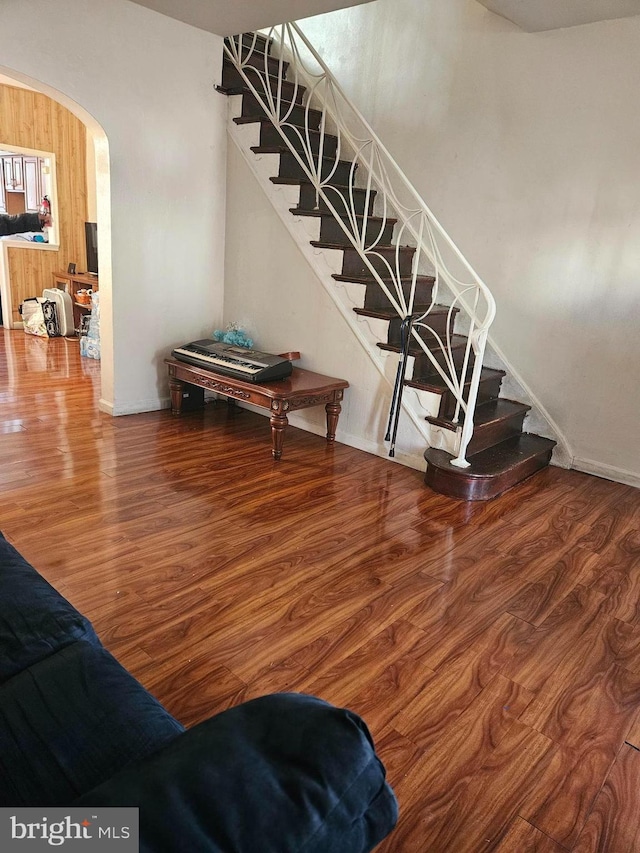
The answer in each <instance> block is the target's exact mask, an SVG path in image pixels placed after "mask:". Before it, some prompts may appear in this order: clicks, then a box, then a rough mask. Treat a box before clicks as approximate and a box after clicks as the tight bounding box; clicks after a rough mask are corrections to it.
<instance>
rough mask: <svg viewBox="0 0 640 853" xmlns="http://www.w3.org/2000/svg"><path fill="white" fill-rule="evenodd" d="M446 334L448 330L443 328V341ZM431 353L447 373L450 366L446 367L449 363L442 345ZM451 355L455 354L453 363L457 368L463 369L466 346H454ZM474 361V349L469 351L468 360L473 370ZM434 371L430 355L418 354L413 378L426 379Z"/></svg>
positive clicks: (470, 368)
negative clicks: (441, 347)
mask: <svg viewBox="0 0 640 853" xmlns="http://www.w3.org/2000/svg"><path fill="white" fill-rule="evenodd" d="M436 331H437V330H436ZM445 334H446V331H445V329H443V330H442V332H441V333H440V335H441V338H442V341H443V342H444V340H445ZM431 354H432V355H433V357H434V359H435V361H436V364H438V365H440V367H441V368H442V369H443V370H444V371H445V373H448V367H445V365H446V364H447V360H446V358H445V355H444V353H443V352H442V350H441V349H440V347H438V348H437V349H436V348H434V349H432V350H431ZM451 355H452V356H453V363H454V365H455V367H456V370H458V371H460V370H461V369H462V365H463V364H464V357H465V348H464V347H454V348H453V349H452V352H451ZM474 363H475V356H474V354H473V351H471V352H470V353H469V361H468V365H469V367H468V369H469V371H471V370H472V369H473V365H474ZM433 373H434V368H433V362H431V361H430V360H429V358H428V356H426V355H424V354H421V355H419V356H417V358H416V361H415V364H414V368H413V378H414V379H416V380H418V381H420V380H426V378H427V377H428V376H432V375H433Z"/></svg>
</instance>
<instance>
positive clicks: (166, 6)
mask: <svg viewBox="0 0 640 853" xmlns="http://www.w3.org/2000/svg"><path fill="white" fill-rule="evenodd" d="M370 1H371V0H254V2H246V0H242V2H240V0H132V2H134V3H138V4H139V5H140V6H146V7H147V8H148V9H155V11H156V12H162V14H163V15H168V16H169V17H170V18H175V19H176V20H178V21H183V22H184V23H185V24H191V25H192V26H194V27H199V28H200V29H201V30H208V31H209V32H210V33H216V34H217V35H220V36H230V35H235V34H237V33H244V32H249V31H253V30H257V29H260V28H262V27H270V26H272V25H274V24H283V23H285V22H286V21H299V20H301V19H302V18H309V17H311V16H312V15H320V14H322V13H323V12H333V11H335V10H336V9H344V8H345V7H347V6H359V5H360V4H361V3H368V2H370Z"/></svg>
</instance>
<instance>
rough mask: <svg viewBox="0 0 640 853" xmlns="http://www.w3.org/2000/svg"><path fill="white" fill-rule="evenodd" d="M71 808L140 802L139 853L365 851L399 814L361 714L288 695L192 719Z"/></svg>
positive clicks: (273, 696) (384, 834)
mask: <svg viewBox="0 0 640 853" xmlns="http://www.w3.org/2000/svg"><path fill="white" fill-rule="evenodd" d="M74 805H92V806H137V807H138V808H139V809H140V850H141V851H172V850H175V851H182V850H199V851H212V853H213V851H220V853H223V851H224V853H256V851H260V853H294V851H296V853H297V852H298V851H300V853H302V851H304V853H365V851H369V850H371V849H372V848H373V847H374V846H375V845H376V844H377V843H378V842H379V841H381V840H382V839H383V838H384V837H385V836H386V835H387V834H388V833H389V832H390V831H391V829H392V828H393V826H394V825H395V822H396V820H397V804H396V800H395V797H394V795H393V792H392V791H391V788H390V787H389V786H388V784H387V783H386V782H385V771H384V767H383V766H382V764H381V762H380V760H379V759H378V757H377V756H376V754H375V751H374V747H373V743H372V740H371V736H370V735H369V732H368V730H367V727H366V726H365V724H364V722H363V721H362V720H361V719H360V718H359V717H358V716H357V715H355V714H353V713H352V712H350V711H348V710H344V709H340V708H334V707H333V706H331V705H329V704H327V703H326V702H323V701H322V700H320V699H316V698H315V697H312V696H306V695H303V694H291V693H289V694H274V695H271V696H265V697H262V698H260V699H255V700H253V701H251V702H247V703H245V704H243V705H239V706H237V707H235V708H232V709H230V710H228V711H225V712H224V713H222V714H219V715H218V716H216V717H213V718H211V719H210V720H207V721H206V722H204V723H201V724H200V725H198V726H195V727H194V728H193V729H191V730H189V731H187V732H185V733H184V734H182V735H179V736H178V737H177V738H176V739H175V740H174V741H173V742H172V743H170V744H169V745H168V746H167V747H165V748H163V749H162V750H160V751H159V752H157V753H155V754H154V755H152V756H149V757H147V758H146V759H144V760H142V761H140V762H137V763H136V764H134V765H131V766H130V767H129V768H127V769H125V770H123V771H121V772H120V773H118V774H117V775H115V776H114V777H112V778H111V779H110V780H109V781H108V782H106V783H104V784H102V785H100V786H99V787H97V788H95V789H93V790H92V791H90V792H88V793H87V794H85V795H83V796H82V798H80V799H79V800H77V801H76V803H74Z"/></svg>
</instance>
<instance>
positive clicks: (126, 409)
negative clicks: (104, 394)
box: [98, 397, 171, 418]
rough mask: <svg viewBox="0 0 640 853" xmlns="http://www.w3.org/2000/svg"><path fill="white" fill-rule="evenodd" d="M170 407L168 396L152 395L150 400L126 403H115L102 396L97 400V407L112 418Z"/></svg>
mask: <svg viewBox="0 0 640 853" xmlns="http://www.w3.org/2000/svg"><path fill="white" fill-rule="evenodd" d="M170 407H171V398H170V397H159V398H158V397H153V398H152V399H150V400H137V401H136V402H135V403H127V404H126V405H116V404H114V403H111V402H109V401H108V400H104V399H102V398H101V399H100V400H98V409H99V410H100V411H101V412H105V413H106V414H107V415H111V417H114V418H117V417H119V416H120V415H140V414H142V413H143V412H158V411H160V410H161V409H169V408H170Z"/></svg>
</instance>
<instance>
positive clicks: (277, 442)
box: [269, 410, 289, 459]
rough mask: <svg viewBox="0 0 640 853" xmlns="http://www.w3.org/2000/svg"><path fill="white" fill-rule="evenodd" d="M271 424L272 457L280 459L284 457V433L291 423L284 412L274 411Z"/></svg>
mask: <svg viewBox="0 0 640 853" xmlns="http://www.w3.org/2000/svg"><path fill="white" fill-rule="evenodd" d="M269 423H270V424H271V455H272V456H273V458H274V459H280V457H281V456H282V444H283V442H284V431H285V430H286V428H287V424H288V423H289V421H288V420H287V416H286V415H285V414H283V413H282V412H279V411H274V410H272V411H271V417H270V418H269Z"/></svg>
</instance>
